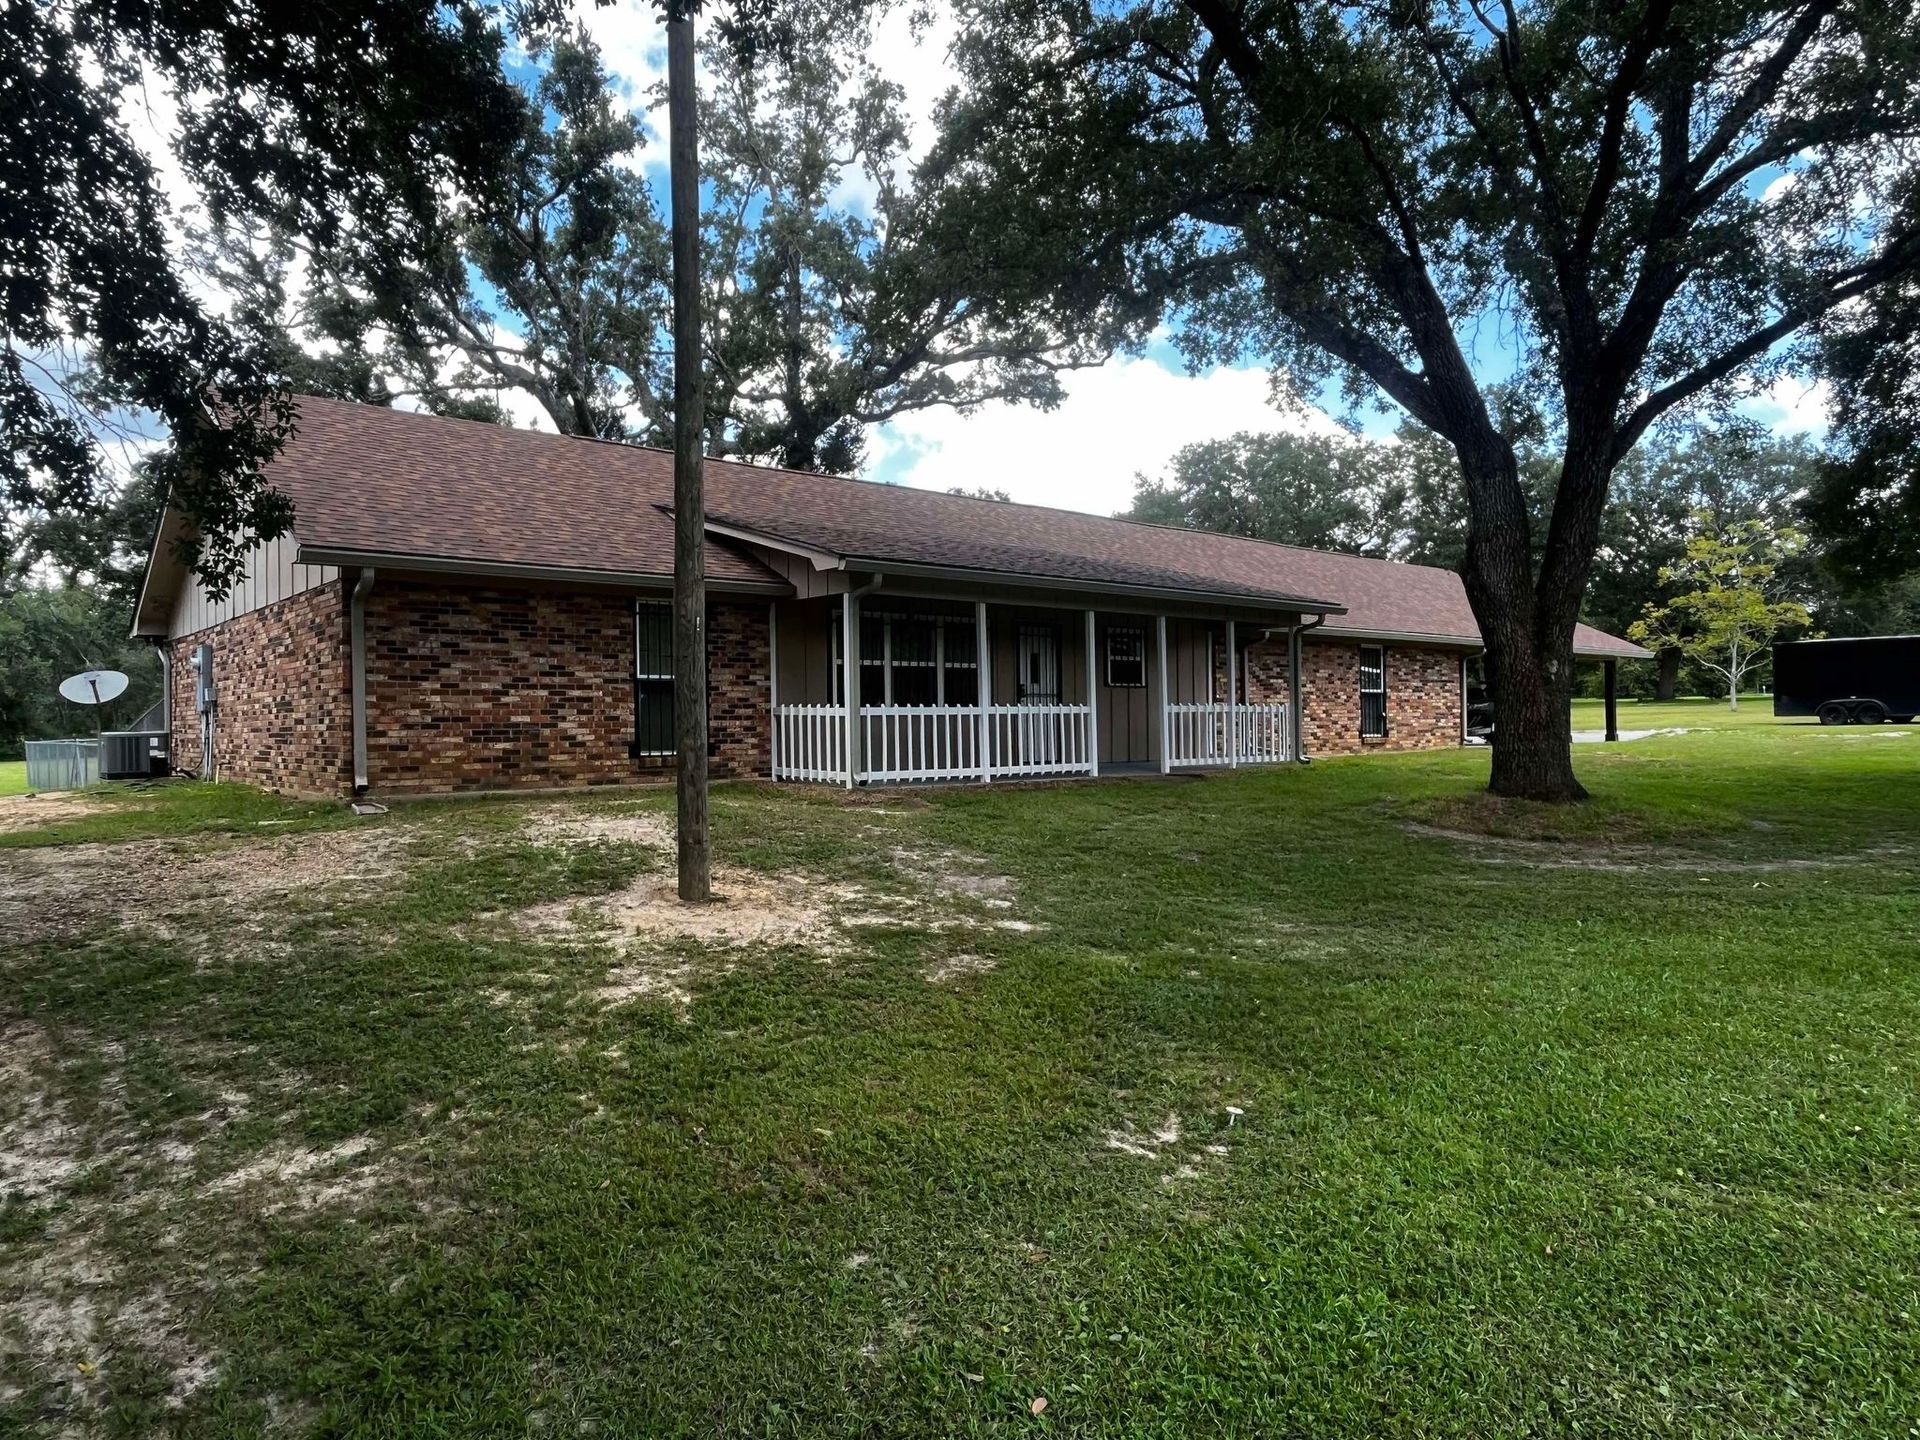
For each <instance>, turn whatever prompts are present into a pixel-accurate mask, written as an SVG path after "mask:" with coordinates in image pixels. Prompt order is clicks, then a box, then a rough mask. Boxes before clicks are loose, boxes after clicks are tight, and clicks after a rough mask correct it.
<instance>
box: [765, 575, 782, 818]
mask: <svg viewBox="0 0 1920 1440" xmlns="http://www.w3.org/2000/svg"><path fill="white" fill-rule="evenodd" d="M767 725H768V731H767V778H768V779H769V780H777V779H779V778H780V602H779V601H777V600H769V601H768V602H767Z"/></svg>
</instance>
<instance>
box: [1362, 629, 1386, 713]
mask: <svg viewBox="0 0 1920 1440" xmlns="http://www.w3.org/2000/svg"><path fill="white" fill-rule="evenodd" d="M1360 733H1361V734H1362V735H1366V736H1378V735H1385V734H1386V733H1387V652H1386V651H1385V649H1383V648H1382V647H1381V646H1378V645H1362V646H1361V647H1360Z"/></svg>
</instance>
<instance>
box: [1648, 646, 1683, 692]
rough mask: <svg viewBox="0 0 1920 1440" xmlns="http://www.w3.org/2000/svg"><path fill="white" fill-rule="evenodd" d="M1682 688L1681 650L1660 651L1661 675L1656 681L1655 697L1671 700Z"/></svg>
mask: <svg viewBox="0 0 1920 1440" xmlns="http://www.w3.org/2000/svg"><path fill="white" fill-rule="evenodd" d="M1679 689H1680V652H1679V651H1678V650H1662V651H1661V652H1660V676H1659V678H1658V679H1657V680H1656V681H1655V682H1654V689H1653V698H1654V699H1656V700H1671V699H1673V697H1674V694H1675V692H1677V691H1678V690H1679Z"/></svg>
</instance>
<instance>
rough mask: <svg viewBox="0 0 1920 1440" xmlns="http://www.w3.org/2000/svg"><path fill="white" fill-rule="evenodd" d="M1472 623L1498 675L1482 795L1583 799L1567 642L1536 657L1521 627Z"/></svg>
mask: <svg viewBox="0 0 1920 1440" xmlns="http://www.w3.org/2000/svg"><path fill="white" fill-rule="evenodd" d="M1478 608H1479V607H1478V606H1476V607H1475V609H1476V611H1478ZM1479 619H1480V635H1481V638H1482V639H1483V640H1485V641H1486V644H1487V652H1488V655H1489V656H1490V657H1491V658H1492V659H1493V668H1494V673H1496V674H1498V675H1499V676H1500V686H1499V688H1498V689H1497V690H1496V691H1495V692H1494V693H1493V714H1494V731H1493V773H1492V776H1491V778H1490V779H1489V780H1488V782H1487V788H1488V789H1489V790H1491V791H1492V792H1493V793H1494V794H1496V795H1504V796H1507V797H1508V798H1510V799H1518V800H1544V801H1547V802H1550V803H1553V804H1562V805H1564V804H1568V803H1570V802H1572V801H1576V800H1584V799H1586V798H1587V791H1586V787H1585V786H1583V785H1581V783H1580V781H1579V780H1578V779H1577V778H1576V777H1575V775H1574V773H1573V720H1572V711H1571V708H1570V707H1571V706H1572V704H1573V636H1572V635H1571V634H1569V635H1568V636H1567V637H1566V638H1565V640H1564V641H1563V642H1561V643H1560V644H1558V645H1557V646H1554V647H1551V649H1549V650H1548V652H1547V653H1543V652H1542V648H1541V647H1539V646H1538V645H1537V644H1536V643H1535V637H1534V636H1533V635H1532V633H1531V632H1530V630H1529V629H1528V628H1527V627H1526V626H1525V625H1524V624H1518V625H1516V624H1515V623H1514V622H1513V620H1512V619H1511V618H1509V617H1506V616H1504V615H1500V616H1488V615H1485V614H1481V615H1480V616H1479Z"/></svg>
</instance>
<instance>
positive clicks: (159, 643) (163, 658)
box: [149, 635, 173, 775]
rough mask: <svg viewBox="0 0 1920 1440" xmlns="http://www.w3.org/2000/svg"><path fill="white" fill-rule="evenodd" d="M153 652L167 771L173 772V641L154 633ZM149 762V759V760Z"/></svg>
mask: <svg viewBox="0 0 1920 1440" xmlns="http://www.w3.org/2000/svg"><path fill="white" fill-rule="evenodd" d="M152 639H153V653H154V654H155V655H157V656H158V657H159V658H160V728H161V729H162V730H164V731H165V732H166V735H167V773H168V774H169V775H171V774H172V773H173V642H172V641H171V640H169V639H167V638H166V637H165V636H164V635H155V636H153V637H152ZM149 764H151V761H149Z"/></svg>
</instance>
